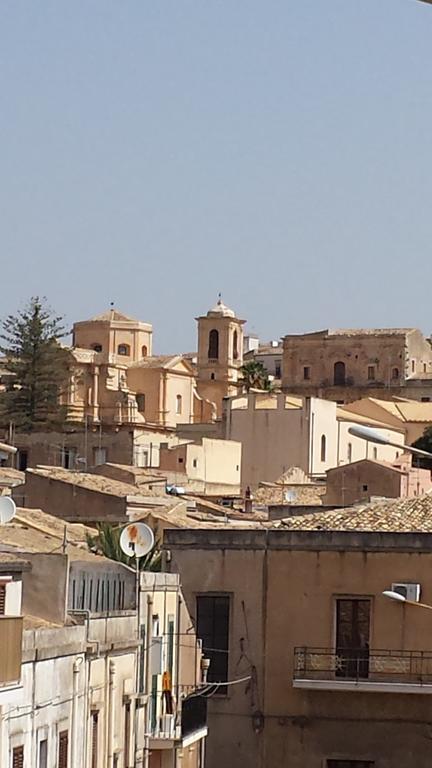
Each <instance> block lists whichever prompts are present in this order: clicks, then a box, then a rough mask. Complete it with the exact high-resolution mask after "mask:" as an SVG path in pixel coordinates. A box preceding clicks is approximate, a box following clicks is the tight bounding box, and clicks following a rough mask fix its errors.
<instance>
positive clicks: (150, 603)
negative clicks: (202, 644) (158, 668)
mask: <svg viewBox="0 0 432 768" xmlns="http://www.w3.org/2000/svg"><path fill="white" fill-rule="evenodd" d="M152 644H153V596H152V595H151V594H149V595H147V627H146V646H145V695H146V698H145V701H146V704H145V707H144V761H143V768H149V765H150V736H149V730H150V729H149V719H150V717H149V715H150V704H151V667H150V652H151V647H152Z"/></svg>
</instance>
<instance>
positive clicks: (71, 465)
mask: <svg viewBox="0 0 432 768" xmlns="http://www.w3.org/2000/svg"><path fill="white" fill-rule="evenodd" d="M76 460H77V449H76V448H63V455H62V465H63V467H64V468H65V469H76Z"/></svg>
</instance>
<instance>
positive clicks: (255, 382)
mask: <svg viewBox="0 0 432 768" xmlns="http://www.w3.org/2000/svg"><path fill="white" fill-rule="evenodd" d="M240 373H241V375H242V377H241V379H240V382H241V384H243V387H244V388H245V390H246V392H249V390H250V389H262V390H264V391H266V392H269V391H270V390H271V381H270V379H269V375H268V371H267V369H266V368H265V367H264V366H263V364H262V363H259V362H257V361H255V360H249V361H248V362H247V363H244V365H242V367H241V368H240Z"/></svg>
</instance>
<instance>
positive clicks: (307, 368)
mask: <svg viewBox="0 0 432 768" xmlns="http://www.w3.org/2000/svg"><path fill="white" fill-rule="evenodd" d="M303 378H304V380H305V381H309V379H310V366H309V365H305V367H304V368H303Z"/></svg>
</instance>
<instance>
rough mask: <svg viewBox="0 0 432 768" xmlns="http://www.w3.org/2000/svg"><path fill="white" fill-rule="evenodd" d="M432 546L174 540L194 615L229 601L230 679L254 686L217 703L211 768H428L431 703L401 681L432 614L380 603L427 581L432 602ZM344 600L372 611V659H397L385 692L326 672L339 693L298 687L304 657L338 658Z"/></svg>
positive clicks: (338, 539) (343, 536) (327, 538)
mask: <svg viewBox="0 0 432 768" xmlns="http://www.w3.org/2000/svg"><path fill="white" fill-rule="evenodd" d="M266 540H267V541H266ZM427 540H428V535H424V536H423V538H422V536H421V535H416V534H407V535H404V536H403V537H402V538H401V535H400V534H377V535H375V534H354V533H350V534H349V533H337V532H332V533H331V534H327V533H319V532H312V531H308V532H305V533H303V534H302V533H301V532H292V533H291V532H287V533H283V532H280V531H273V532H249V533H246V532H245V531H239V532H235V533H234V532H229V531H223V532H220V533H218V534H216V533H215V532H213V533H211V534H210V533H209V532H204V531H199V532H194V533H192V532H186V531H183V532H179V531H169V532H167V542H166V546H167V547H169V549H170V551H171V554H172V564H171V567H172V569H173V570H176V571H179V573H180V574H181V578H182V583H183V588H184V593H185V596H186V599H187V601H188V604H189V607H190V610H191V613H192V615H194V614H193V612H194V610H195V606H196V597H197V595H199V594H203V593H204V594H219V595H220V594H224V595H229V596H230V603H231V610H230V627H229V678H230V679H236V678H238V677H241V675H248V674H249V675H251V679H252V682H249V683H245V684H244V686H243V685H236V686H232V688H231V689H230V690H229V692H228V695H227V696H226V697H221V698H218V700H217V701H215V700H213V701H210V703H209V704H210V715H209V725H210V730H209V741H208V749H207V755H208V763H207V766H208V768H216V767H218V766H220V765H235V766H236V768H268V766H282V765H285V764H287V765H289V766H290V768H305V766H307V768H327V762H326V761H327V760H337V759H338V760H346V761H349V760H352V761H355V760H357V761H361V760H363V761H368V760H369V761H372V765H375V766H377V768H390V767H392V766H397V767H398V768H412V766H413V765H416V766H419V768H428V767H429V765H430V745H429V739H428V735H427V734H428V733H429V711H430V702H429V698H430V695H432V694H426V692H425V691H422V689H421V687H420V686H418V687H417V688H416V685H415V676H411V678H410V679H411V680H414V686H413V687H412V688H411V689H410V690H411V692H410V693H407V692H405V693H403V692H401V688H400V682H401V676H400V671H401V670H402V669H406V670H409V667H407V666H406V664H405V665H404V662H403V661H401V658H402V657H401V654H402V653H403V652H405V653H407V652H408V651H417V652H422V651H427V649H428V637H429V629H430V619H429V612H428V611H422V610H416V609H414V608H410V607H409V606H407V607H406V608H405V609H404V608H403V606H401V605H400V604H398V603H396V602H393V601H390V600H386V599H385V598H384V597H382V596H381V593H382V591H383V590H385V589H389V588H390V587H391V584H392V583H393V582H416V583H417V582H418V583H420V584H421V587H422V595H421V599H422V600H423V601H424V602H425V603H429V604H430V603H432V590H431V588H430V579H429V573H430V568H431V566H432V560H431V557H432V555H430V553H429V552H428V551H426V550H425V545H426V541H427ZM422 541H423V544H422ZM404 547H406V549H404ZM203 559H205V562H206V568H205V570H203V568H202V562H203ZM340 597H351V598H352V597H358V598H367V599H369V600H370V601H371V629H370V646H369V647H370V653H373V652H374V649H377V650H378V649H380V650H384V651H386V650H387V651H388V652H389V653H391V652H392V650H393V652H394V654H395V663H394V666H393V667H388V669H393V676H392V675H391V674H390V675H389V677H387V680H390V683H391V685H390V688H388V689H387V692H384V689H385V686H383V687H382V688H381V689H379V687H378V688H377V690H375V691H374V692H360V691H359V690H356V686H355V685H354V686H352V687H351V690H350V689H347V685H346V681H345V680H343V679H342V680H340V678H339V679H338V678H337V677H333V678H332V675H331V673H330V675H329V673H328V666H327V667H325V669H326V670H327V678H329V677H330V678H331V682H332V683H333V684H334V685H333V689H330V686H328V688H327V689H324V690H323V689H322V687H321V689H320V686H319V676H318V683H317V684H315V685H314V684H313V683H312V684H311V685H310V686H309V687H306V688H298V687H295V686H294V684H293V682H294V680H293V678H294V651H295V648H303V649H304V648H309V647H310V648H316V649H329V652H330V653H331V652H332V649H333V652H334V649H335V611H336V600H337V599H338V598H340ZM398 654H399V655H398ZM397 659H399V660H400V661H399V664H398V662H397ZM324 666H325V665H324ZM323 669H324V667H323ZM398 672H399V674H398ZM324 678H325V674H324ZM344 684H345V685H344ZM392 685H393V687H392ZM414 691H417V692H414ZM287 757H288V762H287Z"/></svg>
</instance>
